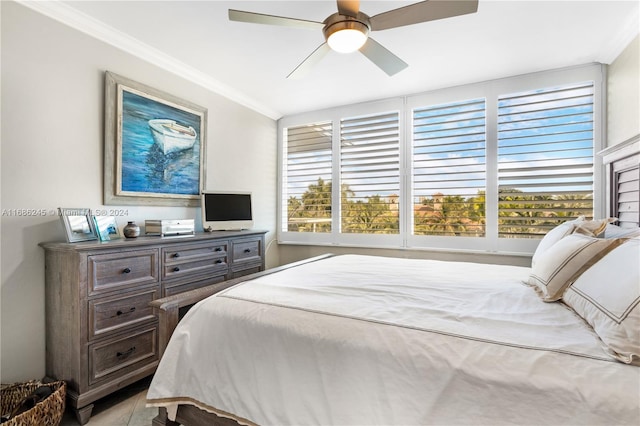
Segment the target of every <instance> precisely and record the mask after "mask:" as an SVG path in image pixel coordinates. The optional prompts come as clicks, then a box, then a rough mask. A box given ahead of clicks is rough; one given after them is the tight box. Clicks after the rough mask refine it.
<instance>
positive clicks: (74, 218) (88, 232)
mask: <svg viewBox="0 0 640 426" xmlns="http://www.w3.org/2000/svg"><path fill="white" fill-rule="evenodd" d="M58 216H60V220H61V221H62V225H63V226H64V230H65V236H66V237H67V242H69V243H75V242H77V241H90V240H97V239H98V235H97V234H96V230H95V228H94V225H93V221H92V220H91V210H90V209H86V208H63V207H58Z"/></svg>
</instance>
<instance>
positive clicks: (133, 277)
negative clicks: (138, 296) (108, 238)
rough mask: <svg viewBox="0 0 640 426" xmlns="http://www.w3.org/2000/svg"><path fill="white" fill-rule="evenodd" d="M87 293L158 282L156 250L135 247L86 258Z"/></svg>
mask: <svg viewBox="0 0 640 426" xmlns="http://www.w3.org/2000/svg"><path fill="white" fill-rule="evenodd" d="M88 263H89V264H88V275H89V277H88V278H89V296H91V295H94V294H99V293H104V292H106V291H112V290H116V289H117V290H121V289H125V288H130V287H137V286H141V285H145V284H153V283H157V282H158V251H157V250H139V251H122V252H119V253H110V254H99V255H93V256H89V257H88Z"/></svg>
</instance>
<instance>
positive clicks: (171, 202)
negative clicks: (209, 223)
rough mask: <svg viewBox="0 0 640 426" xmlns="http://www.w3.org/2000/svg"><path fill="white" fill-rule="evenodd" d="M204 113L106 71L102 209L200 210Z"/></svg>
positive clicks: (204, 138)
mask: <svg viewBox="0 0 640 426" xmlns="http://www.w3.org/2000/svg"><path fill="white" fill-rule="evenodd" d="M206 134H207V109H206V108H203V107H201V106H198V105H196V104H194V103H191V102H189V101H186V100H184V99H181V98H178V97H176V96H174V95H171V94H168V93H165V92H162V91H160V90H157V89H154V88H152V87H150V86H147V85H144V84H142V83H138V82H136V81H133V80H131V79H128V78H126V77H122V76H120V75H117V74H114V73H112V72H109V71H106V72H105V134H104V139H105V140H104V204H105V205H148V206H186V207H194V206H199V205H200V193H201V192H202V188H203V185H204V181H205V161H204V160H205V152H206V140H207V139H206Z"/></svg>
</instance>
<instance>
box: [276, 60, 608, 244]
mask: <svg viewBox="0 0 640 426" xmlns="http://www.w3.org/2000/svg"><path fill="white" fill-rule="evenodd" d="M582 81H592V82H593V89H594V101H593V118H594V123H593V162H594V170H593V198H594V201H593V215H594V217H596V218H599V217H604V215H605V186H604V166H603V164H602V159H601V158H599V156H598V155H596V153H597V152H599V151H600V150H602V148H603V146H604V135H605V131H606V128H605V127H606V126H605V125H606V121H605V111H606V88H605V85H606V66H605V65H602V64H587V65H582V66H577V67H570V68H563V69H558V70H551V71H542V72H536V73H531V74H524V75H519V76H514V77H508V78H503V79H499V80H491V81H485V82H480V83H473V84H467V85H461V86H455V87H450V88H445V89H438V90H434V91H429V92H424V93H420V94H415V95H409V96H403V97H398V98H392V99H384V100H379V101H373V102H366V103H359V104H354V105H347V106H342V107H338V108H331V109H325V110H320V111H312V112H306V113H302V114H296V115H292V116H287V117H283V118H281V119H280V120H279V121H278V202H277V206H278V209H277V223H278V226H277V232H276V234H277V240H278V243H280V244H308V245H338V246H350V247H370V248H397V249H425V250H445V251H464V252H479V253H501V254H511V255H530V254H532V253H533V252H534V251H535V248H536V247H537V245H538V243H539V241H540V239H538V238H531V239H529V238H522V239H521V238H499V237H498V208H497V205H498V191H497V188H498V164H497V162H498V152H497V151H498V137H497V110H498V98H499V96H500V95H505V94H510V93H516V92H522V91H527V90H535V89H542V88H547V87H552V86H561V85H565V84H572V83H577V82H582ZM475 98H484V99H485V102H486V104H485V105H486V152H485V155H486V165H487V170H486V188H487V189H486V205H487V211H486V212H485V215H486V227H485V236H484V237H473V238H465V237H450V236H426V235H413V231H412V228H413V225H412V215H413V211H412V209H413V202H412V201H413V194H412V176H411V173H412V149H413V148H412V147H413V132H412V126H413V110H414V109H416V108H421V107H425V106H429V105H437V104H445V103H452V102H458V101H464V100H468V99H475ZM396 111H397V112H398V114H399V126H400V142H399V143H400V146H399V152H400V168H401V170H400V179H401V181H400V194H399V196H400V198H399V199H400V203H399V208H400V217H399V220H400V233H399V234H398V235H371V234H341V233H340V216H341V215H340V214H339V203H340V191H339V190H335V188H336V187H338V188H339V187H340V120H341V119H343V118H348V117H354V116H364V115H371V114H378V113H385V112H396ZM320 121H333V123H334V125H333V140H332V153H333V162H332V164H333V168H332V185H333V188H334V190H333V194H332V206H333V208H332V232H331V233H327V234H325V235H321V234H312V233H300V232H286V231H283V229H282V223H283V222H282V220H283V202H282V196H283V188H282V182H283V173H284V171H285V169H284V168H283V161H284V159H283V155H284V153H285V151H284V149H283V147H284V146H285V145H284V143H286V141H285V139H286V129H287V128H288V127H291V126H298V125H304V124H307V123H312V122H320ZM336 183H337V185H336ZM336 207H337V208H336ZM284 214H285V218H286V205H285V210H284Z"/></svg>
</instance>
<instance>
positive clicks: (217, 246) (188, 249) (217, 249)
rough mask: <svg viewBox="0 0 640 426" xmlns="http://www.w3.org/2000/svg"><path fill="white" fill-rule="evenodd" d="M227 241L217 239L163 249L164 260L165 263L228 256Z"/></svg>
mask: <svg viewBox="0 0 640 426" xmlns="http://www.w3.org/2000/svg"><path fill="white" fill-rule="evenodd" d="M227 246H228V244H227V242H226V241H216V242H215V243H207V244H191V245H184V246H179V247H170V248H165V249H162V260H163V261H164V263H165V264H170V263H177V262H188V261H192V260H197V259H203V258H204V259H209V258H212V257H216V258H219V257H225V258H226V256H227Z"/></svg>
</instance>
